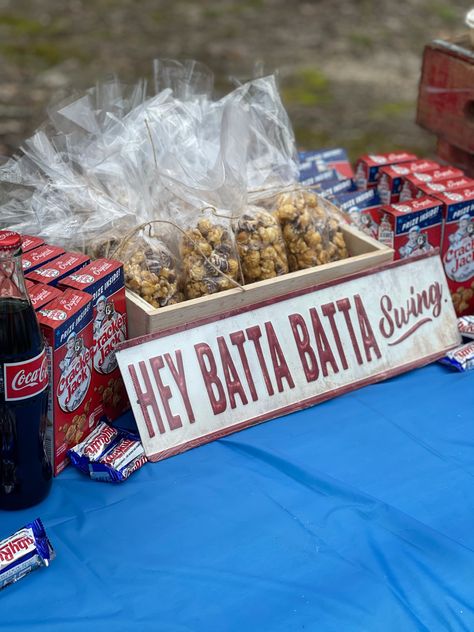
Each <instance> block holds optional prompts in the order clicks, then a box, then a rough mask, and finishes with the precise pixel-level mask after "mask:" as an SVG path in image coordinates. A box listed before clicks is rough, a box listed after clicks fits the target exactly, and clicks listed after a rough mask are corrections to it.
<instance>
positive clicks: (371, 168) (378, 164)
mask: <svg viewBox="0 0 474 632" xmlns="http://www.w3.org/2000/svg"><path fill="white" fill-rule="evenodd" d="M415 160H418V156H417V155H416V154H410V153H408V152H406V151H392V152H390V153H388V154H366V155H365V156H361V157H360V158H359V159H358V160H357V162H356V165H355V183H356V185H357V188H358V189H372V188H374V187H376V186H377V179H378V175H379V171H380V169H381V168H382V167H387V166H388V165H395V164H400V163H403V162H413V161H415Z"/></svg>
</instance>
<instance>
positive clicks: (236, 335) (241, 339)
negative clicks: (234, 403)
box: [230, 330, 258, 402]
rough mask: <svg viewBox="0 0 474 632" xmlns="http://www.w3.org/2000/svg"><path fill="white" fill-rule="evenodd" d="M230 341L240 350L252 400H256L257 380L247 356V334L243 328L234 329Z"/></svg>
mask: <svg viewBox="0 0 474 632" xmlns="http://www.w3.org/2000/svg"><path fill="white" fill-rule="evenodd" d="M230 341H231V342H232V344H233V345H235V346H236V347H237V349H238V351H239V356H240V361H241V362H242V366H243V367H244V372H245V377H246V379H247V384H248V386H249V389H250V395H251V396H252V400H253V401H254V402H256V401H257V400H258V395H257V389H256V388H255V382H254V381H253V377H252V372H251V371H250V366H249V361H248V358H247V354H246V353H245V349H244V344H245V334H244V332H243V331H242V330H240V331H234V332H233V333H231V334H230Z"/></svg>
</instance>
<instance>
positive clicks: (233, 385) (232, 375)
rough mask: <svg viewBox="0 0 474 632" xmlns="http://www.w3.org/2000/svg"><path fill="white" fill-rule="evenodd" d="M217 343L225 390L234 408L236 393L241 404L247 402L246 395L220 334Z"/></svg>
mask: <svg viewBox="0 0 474 632" xmlns="http://www.w3.org/2000/svg"><path fill="white" fill-rule="evenodd" d="M217 344H218V345H219V352H220V354H221V362H222V368H223V370H224V377H225V381H226V385H227V392H228V394H229V402H230V407H231V408H235V406H236V403H235V396H236V395H238V396H239V397H240V400H241V402H242V404H248V399H247V395H246V394H245V391H244V389H243V387H242V384H241V382H240V377H239V374H238V373H237V369H236V368H235V364H234V361H233V360H232V356H231V355H230V353H229V349H228V348H227V345H226V342H225V340H224V338H223V337H222V336H218V338H217Z"/></svg>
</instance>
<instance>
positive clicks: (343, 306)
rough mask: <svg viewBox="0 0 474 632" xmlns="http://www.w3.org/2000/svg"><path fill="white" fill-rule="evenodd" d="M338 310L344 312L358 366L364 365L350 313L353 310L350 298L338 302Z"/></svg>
mask: <svg viewBox="0 0 474 632" xmlns="http://www.w3.org/2000/svg"><path fill="white" fill-rule="evenodd" d="M336 305H337V309H338V310H339V311H340V312H342V314H343V316H344V320H345V321H346V327H347V331H348V333H349V336H350V339H351V342H352V347H353V349H354V353H355V357H356V360H357V364H362V362H363V360H362V355H361V353H360V349H359V345H358V344H357V338H356V335H355V331H354V327H353V326H352V320H351V315H350V314H349V311H350V309H351V302H350V301H349V299H348V298H341V299H340V300H339V301H336Z"/></svg>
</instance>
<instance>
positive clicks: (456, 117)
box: [417, 34, 474, 153]
mask: <svg viewBox="0 0 474 632" xmlns="http://www.w3.org/2000/svg"><path fill="white" fill-rule="evenodd" d="M417 123H418V124H419V125H421V126H422V127H424V128H426V129H428V130H430V131H431V132H434V133H435V134H436V135H437V136H439V137H440V138H441V139H443V140H445V141H446V142H447V143H448V144H450V145H453V146H455V147H457V148H459V149H460V150H463V151H464V152H469V153H473V152H474V49H472V48H471V46H470V42H469V37H468V35H467V34H466V35H463V36H461V37H459V38H457V39H455V40H453V41H445V40H435V41H434V42H432V43H431V44H429V45H427V46H426V47H425V51H424V54H423V68H422V74H421V80H420V86H419V95H418V111H417Z"/></svg>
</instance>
